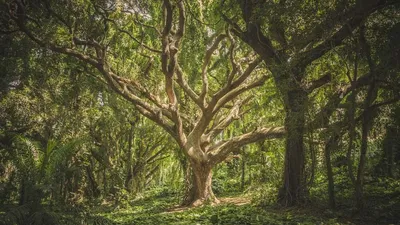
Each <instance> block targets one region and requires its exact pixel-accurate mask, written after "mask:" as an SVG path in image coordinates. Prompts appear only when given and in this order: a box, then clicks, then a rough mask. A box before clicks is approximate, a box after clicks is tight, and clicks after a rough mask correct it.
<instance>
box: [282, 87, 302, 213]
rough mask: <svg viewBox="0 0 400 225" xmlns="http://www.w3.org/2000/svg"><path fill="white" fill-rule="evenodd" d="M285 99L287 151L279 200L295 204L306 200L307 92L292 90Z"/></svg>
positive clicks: (286, 203)
mask: <svg viewBox="0 0 400 225" xmlns="http://www.w3.org/2000/svg"><path fill="white" fill-rule="evenodd" d="M287 96H288V97H287V101H285V108H286V119H285V128H286V131H287V136H286V152H285V166H284V180H283V187H282V188H281V189H280V191H279V195H278V202H279V203H280V204H282V205H284V206H293V205H296V204H299V203H302V202H304V201H305V197H306V185H305V180H304V163H305V159H304V140H303V136H304V124H305V109H306V104H307V94H306V93H305V92H304V91H303V90H294V91H290V92H289V93H288V95H287Z"/></svg>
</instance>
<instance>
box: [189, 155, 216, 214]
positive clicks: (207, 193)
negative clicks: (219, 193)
mask: <svg viewBox="0 0 400 225" xmlns="http://www.w3.org/2000/svg"><path fill="white" fill-rule="evenodd" d="M190 166H191V184H190V187H189V193H188V196H187V198H186V199H185V200H184V202H183V205H188V206H199V205H203V204H205V203H211V204H213V203H218V202H219V201H218V199H217V198H216V197H215V195H214V193H213V191H212V166H211V165H209V164H208V163H206V162H194V160H191V163H190Z"/></svg>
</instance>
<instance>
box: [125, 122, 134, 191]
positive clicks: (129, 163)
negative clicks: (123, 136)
mask: <svg viewBox="0 0 400 225" xmlns="http://www.w3.org/2000/svg"><path fill="white" fill-rule="evenodd" d="M134 129H135V122H131V129H130V131H129V135H128V152H127V153H126V157H127V159H126V160H127V161H126V168H127V174H126V178H125V189H126V190H128V191H131V181H132V178H133V171H132V170H133V169H132V147H133V140H134Z"/></svg>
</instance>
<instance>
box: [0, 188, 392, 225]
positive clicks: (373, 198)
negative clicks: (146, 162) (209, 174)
mask: <svg viewBox="0 0 400 225" xmlns="http://www.w3.org/2000/svg"><path fill="white" fill-rule="evenodd" d="M366 190H367V192H366V193H368V196H366V202H367V203H368V204H367V205H366V208H365V211H364V213H363V214H357V213H356V210H355V208H354V207H353V205H354V203H353V202H349V201H348V200H347V201H346V200H344V199H340V198H339V197H338V199H337V202H338V204H337V209H336V210H335V211H333V210H330V209H328V208H327V207H326V199H324V200H322V201H318V200H317V199H312V200H311V202H312V203H308V204H307V205H304V206H303V207H300V208H280V207H278V206H276V205H273V204H270V205H268V204H264V205H263V206H260V205H257V204H256V203H255V202H254V201H253V200H254V199H252V196H251V195H241V194H226V195H223V196H220V197H219V199H220V200H221V203H219V204H217V205H212V206H211V205H205V206H202V207H195V208H188V207H186V208H185V207H179V206H178V204H179V202H180V199H181V194H180V193H170V192H168V191H153V192H152V193H149V194H146V195H144V196H142V197H140V198H139V197H137V198H135V199H132V200H128V199H124V198H117V200H116V198H113V199H112V201H101V202H97V203H86V204H85V203H81V204H78V205H75V206H73V207H72V206H59V205H58V206H51V205H44V207H43V208H42V211H36V212H35V213H33V214H32V212H31V214H32V215H33V217H32V218H33V219H37V221H39V222H33V223H29V224H57V225H63V224H70V225H78V224H79V225H82V224H85V225H92V224H96V225H102V224H104V225H110V224H115V225H131V224H134V225H175V224H177V225H179V224H182V225H183V224H188V225H190V224H194V225H208V224H220V225H247V224H249V225H250V224H260V225H262V224H266V225H268V224H270V225H314V224H318V225H391V224H393V225H395V224H400V191H399V187H397V183H396V187H395V186H389V185H384V184H382V186H381V187H378V186H377V185H374V189H370V188H368V187H367V189H366ZM318 199H321V198H320V197H319V198H318ZM347 199H349V198H347ZM256 202H257V201H256ZM14 207H15V208H14ZM14 207H13V208H14V209H12V210H10V206H9V207H6V208H5V207H0V225H3V224H4V225H9V224H10V223H4V222H3V223H2V218H3V219H4V218H6V216H7V215H11V216H14V217H15V220H14V221H18V220H19V218H18V217H19V216H21V217H22V216H24V215H25V214H24V211H23V210H24V209H26V207H25V206H20V207H17V206H14ZM24 207H25V208H24ZM49 217H57V222H55V223H42V222H40V221H43V220H42V219H43V218H49ZM9 221H10V220H9ZM11 224H25V223H24V222H23V223H11Z"/></svg>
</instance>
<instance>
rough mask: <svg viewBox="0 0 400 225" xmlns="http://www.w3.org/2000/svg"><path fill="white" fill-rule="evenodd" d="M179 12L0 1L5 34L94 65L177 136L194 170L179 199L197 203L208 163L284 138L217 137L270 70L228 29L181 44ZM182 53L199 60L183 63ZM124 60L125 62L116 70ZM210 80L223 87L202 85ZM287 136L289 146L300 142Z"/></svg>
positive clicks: (253, 134) (268, 132)
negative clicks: (11, 31) (187, 189)
mask: <svg viewBox="0 0 400 225" xmlns="http://www.w3.org/2000/svg"><path fill="white" fill-rule="evenodd" d="M56 5H58V6H56ZM60 5H62V7H60ZM160 9H162V10H160ZM186 16H187V12H186V7H185V4H184V1H171V0H164V1H162V3H161V4H160V2H154V3H146V2H142V1H137V2H136V3H129V2H124V3H120V2H116V3H115V4H113V2H107V1H61V2H60V1H50V0H47V1H40V2H38V1H35V2H25V1H21V0H10V1H7V3H5V4H3V5H2V17H3V18H6V19H5V20H3V22H4V21H6V23H7V26H6V27H7V28H9V29H16V30H19V31H20V32H22V33H24V34H25V35H26V36H28V37H29V38H30V39H31V40H33V41H34V42H35V43H36V44H37V45H38V46H40V47H41V48H45V49H48V50H51V51H54V52H57V53H61V54H64V55H68V56H71V57H73V58H75V59H77V60H79V61H81V62H83V63H85V64H87V65H89V66H91V68H94V69H96V70H97V72H96V75H97V74H100V75H101V77H99V80H101V81H103V82H105V83H107V85H108V86H109V87H110V88H112V90H114V91H115V92H117V93H118V94H119V95H121V96H122V97H124V98H125V99H126V100H128V101H130V102H131V103H132V104H133V105H134V106H135V108H136V110H138V111H139V112H140V113H141V114H142V115H143V116H145V117H147V118H148V119H150V120H152V121H154V122H155V123H156V124H158V125H159V126H161V127H162V128H163V129H164V130H165V131H166V132H168V133H169V134H170V135H171V136H172V137H173V138H174V139H175V140H176V142H177V143H178V145H179V146H180V148H181V150H182V151H183V153H184V155H185V156H186V157H187V158H188V159H189V162H190V166H191V168H192V174H193V178H192V179H193V181H192V182H193V185H192V190H191V191H190V193H191V195H190V197H189V199H188V202H187V203H188V204H191V205H199V204H203V203H204V202H205V201H218V200H217V199H216V198H215V196H214V194H213V191H212V189H211V181H212V172H211V170H212V168H213V167H214V166H215V165H216V164H218V163H220V162H222V161H223V160H224V159H225V158H226V157H227V156H228V155H229V154H230V153H231V152H232V151H234V150H236V149H239V148H241V147H242V146H244V145H246V144H250V143H253V142H256V141H258V140H260V139H264V138H277V137H282V136H283V135H284V133H285V130H284V129H283V127H258V128H256V129H254V130H251V131H248V132H247V133H243V134H241V135H238V136H234V137H231V138H229V139H221V136H219V134H221V132H222V131H223V130H224V129H226V128H227V127H228V126H229V125H231V124H232V122H233V121H235V120H237V119H239V118H240V116H241V115H243V114H244V113H246V112H247V111H248V110H247V109H246V110H243V108H244V107H245V106H247V105H249V104H250V102H251V97H252V96H251V95H250V94H249V91H250V90H252V89H254V88H257V87H259V86H261V85H263V84H264V83H265V82H266V81H267V80H268V78H269V73H268V72H267V71H262V70H263V66H262V65H261V59H260V58H259V57H256V56H254V54H252V52H250V53H247V54H246V55H244V54H243V52H245V50H243V48H242V47H241V46H239V45H237V44H236V41H235V38H234V37H232V36H231V34H230V32H229V31H223V29H222V30H221V29H220V30H212V29H211V28H208V30H207V29H206V31H204V32H205V33H207V31H208V33H210V32H211V33H215V34H214V35H205V36H204V37H205V38H206V39H213V40H212V42H211V43H209V42H206V43H204V44H203V41H201V40H200V39H199V38H198V37H197V39H195V40H190V39H184V38H185V35H187V32H185V30H186V26H187V25H188V23H189V22H188V20H187V19H186ZM189 24H190V23H189ZM123 34H125V35H126V36H122V35H123ZM126 37H128V38H129V39H126ZM191 37H193V36H191ZM194 38H196V37H194ZM198 44H203V46H202V47H201V48H200V49H203V51H195V52H193V51H191V48H190V46H194V45H198ZM132 47H133V48H136V49H134V50H132V49H131V48H132ZM183 53H185V57H187V56H191V57H194V58H195V59H196V60H199V59H200V60H201V63H199V64H198V65H197V64H195V63H193V61H190V60H188V59H183V58H182V57H180V55H181V54H183ZM224 57H228V58H229V66H228V68H226V67H223V68H221V66H219V65H218V64H217V63H216V61H217V60H218V59H219V58H221V59H223V58H224ZM239 58H240V59H239ZM144 61H147V63H144ZM128 63H131V65H129V66H125V67H123V65H124V64H125V65H126V64H128ZM144 64H145V65H144ZM121 65H122V66H121ZM121 67H123V68H121ZM153 67H156V69H153ZM214 67H216V68H214ZM243 67H244V68H243ZM260 71H262V72H260ZM188 74H193V75H188ZM210 76H216V77H218V79H223V80H224V82H223V83H220V84H218V85H214V84H210V83H209V82H208V79H209V77H210ZM189 78H191V79H189ZM162 86H164V88H160V87H162ZM293 94H295V93H293ZM303 95H304V94H303ZM296 101H297V100H296ZM301 101H303V100H301ZM291 107H292V105H291ZM293 107H295V108H296V109H293V110H292V111H296V110H301V109H297V108H299V107H300V108H302V107H303V106H302V105H301V102H298V103H294V105H293ZM249 109H251V108H249ZM289 111H290V110H289ZM296 115H297V114H296ZM296 118H297V117H296ZM291 121H292V120H291ZM300 123H301V124H302V123H303V122H301V121H300ZM287 124H288V125H289V124H290V121H287ZM293 126H295V127H296V129H299V131H298V132H300V133H301V132H303V131H302V128H301V127H300V128H298V127H299V126H297V125H293ZM287 127H288V126H287ZM289 128H290V127H289ZM293 135H294V134H293V133H292V134H290V135H289V136H293ZM300 136H301V135H300ZM294 139H296V138H293V141H289V142H288V143H289V144H290V146H289V147H291V146H292V145H296V144H300V143H301V140H297V139H296V140H294Z"/></svg>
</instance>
